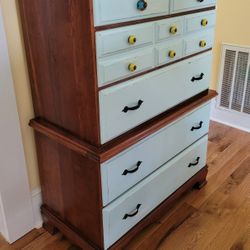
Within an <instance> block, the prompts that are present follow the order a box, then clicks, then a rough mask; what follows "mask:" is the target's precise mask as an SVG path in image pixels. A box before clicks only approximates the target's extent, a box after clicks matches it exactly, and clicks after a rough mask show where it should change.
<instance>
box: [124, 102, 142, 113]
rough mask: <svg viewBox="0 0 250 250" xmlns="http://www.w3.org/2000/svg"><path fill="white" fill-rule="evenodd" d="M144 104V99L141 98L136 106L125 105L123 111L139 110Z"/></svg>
mask: <svg viewBox="0 0 250 250" xmlns="http://www.w3.org/2000/svg"><path fill="white" fill-rule="evenodd" d="M142 104H143V101H142V100H139V101H138V103H137V105H136V106H134V107H128V106H126V107H124V109H123V110H122V112H124V113H127V112H128V111H129V110H137V109H139V108H140V107H141V105H142Z"/></svg>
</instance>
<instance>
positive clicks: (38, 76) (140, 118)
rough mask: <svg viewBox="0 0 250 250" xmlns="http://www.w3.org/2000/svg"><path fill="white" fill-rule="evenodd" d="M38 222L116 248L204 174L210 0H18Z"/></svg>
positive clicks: (82, 241)
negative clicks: (38, 184)
mask: <svg viewBox="0 0 250 250" xmlns="http://www.w3.org/2000/svg"><path fill="white" fill-rule="evenodd" d="M19 6H20V13H21V20H22V24H23V34H24V41H25V47H26V52H27V62H28V68H29V74H30V81H31V89H32V95H33V102H34V110H35V115H36V117H35V118H34V119H33V120H31V121H30V126H31V127H33V128H34V130H35V139H36V145H37V155H38V162H39V173H40V180H41V187H42V196H43V205H42V208H41V211H42V215H43V219H44V227H45V228H46V229H47V230H48V231H50V232H51V233H53V232H54V231H55V229H58V230H60V231H61V232H62V233H63V234H64V235H65V236H66V237H67V238H68V239H70V240H71V241H72V242H73V243H75V244H76V245H78V246H80V247H81V248H82V249H124V248H125V249H126V245H127V244H128V243H129V242H130V241H131V239H133V238H134V237H135V236H136V235H138V234H139V233H140V231H141V229H143V228H145V227H146V226H148V225H149V224H150V223H152V222H153V221H154V220H157V219H159V218H160V217H161V216H162V215H164V213H165V212H166V211H167V210H168V209H169V207H170V205H171V204H172V203H173V202H174V201H175V200H176V199H177V198H178V197H179V196H180V195H181V194H182V193H183V192H185V191H186V190H187V189H190V188H191V187H193V186H196V187H202V186H203V185H204V184H205V183H206V174H207V166H206V151H207V133H208V127H209V110H210V101H211V99H212V98H213V97H215V96H216V93H215V92H214V91H211V90H208V88H209V84H210V75H211V62H212V53H211V49H212V46H213V34H214V25H215V0H203V1H201V0H148V1H145V0H127V1H118V0H86V1H82V0H73V1H72V0H54V1H51V0H35V1H34V0H19Z"/></svg>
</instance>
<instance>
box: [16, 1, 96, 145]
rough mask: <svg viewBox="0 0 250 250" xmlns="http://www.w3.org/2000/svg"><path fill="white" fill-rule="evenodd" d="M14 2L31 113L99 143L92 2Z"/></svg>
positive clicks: (94, 142)
mask: <svg viewBox="0 0 250 250" xmlns="http://www.w3.org/2000/svg"><path fill="white" fill-rule="evenodd" d="M19 6H20V13H21V19H22V23H23V32H24V40H25V45H26V53H27V61H28V64H29V74H30V80H31V86H32V92H33V102H34V107H35V114H36V116H39V117H42V118H44V119H45V120H48V121H50V122H51V123H53V124H55V125H58V126H60V127H62V128H64V129H66V130H68V131H70V132H71V133H73V134H75V135H77V136H80V137H81V138H82V139H84V140H85V141H87V142H89V143H91V144H93V145H99V114H98V112H99V111H98V106H99V105H98V96H97V81H96V61H95V58H96V56H95V40H94V30H93V29H94V27H93V20H92V8H93V7H92V1H91V0H86V1H81V0H74V1H70V0H54V1H51V0H36V1H34V0H19Z"/></svg>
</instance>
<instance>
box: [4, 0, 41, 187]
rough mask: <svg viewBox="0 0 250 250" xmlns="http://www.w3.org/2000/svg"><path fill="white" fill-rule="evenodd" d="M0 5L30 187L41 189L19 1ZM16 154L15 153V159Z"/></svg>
mask: <svg viewBox="0 0 250 250" xmlns="http://www.w3.org/2000/svg"><path fill="white" fill-rule="evenodd" d="M0 4H1V6H2V12H3V17H4V21H5V30H6V35H7V42H8V47H9V55H10V61H11V68H12V73H13V80H14V85H15V86H14V87H15V93H16V99H17V106H18V113H19V119H20V123H21V130H22V138H23V144H24V150H25V157H26V162H27V167H28V173H29V180H30V187H31V189H34V188H36V187H39V178H38V173H37V159H36V152H35V143H34V137H33V131H32V129H31V128H30V127H29V126H28V123H29V120H30V119H31V118H33V117H34V113H33V108H32V100H31V92H30V87H29V79H28V74H27V67H26V61H25V53H24V48H23V43H22V39H21V31H20V25H19V23H20V21H19V17H18V14H17V13H18V11H17V1H15V0H0ZM14 153H15V152H13V157H14Z"/></svg>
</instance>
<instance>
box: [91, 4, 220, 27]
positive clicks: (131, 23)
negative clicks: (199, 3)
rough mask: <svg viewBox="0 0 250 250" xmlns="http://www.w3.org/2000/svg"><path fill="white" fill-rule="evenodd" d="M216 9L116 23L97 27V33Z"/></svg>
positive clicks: (210, 8) (208, 8) (213, 7)
mask: <svg viewBox="0 0 250 250" xmlns="http://www.w3.org/2000/svg"><path fill="white" fill-rule="evenodd" d="M215 9H216V7H215V6H212V7H207V8H203V9H197V10H191V11H185V12H180V13H176V14H170V15H164V16H158V17H150V18H145V19H140V20H134V21H128V22H123V23H114V24H108V25H102V26H97V27H95V31H103V30H107V29H114V28H119V27H124V26H128V25H135V24H140V23H147V22H153V21H158V20H162V19H169V18H172V17H178V16H183V15H189V14H195V13H199V12H204V11H209V10H215Z"/></svg>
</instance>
